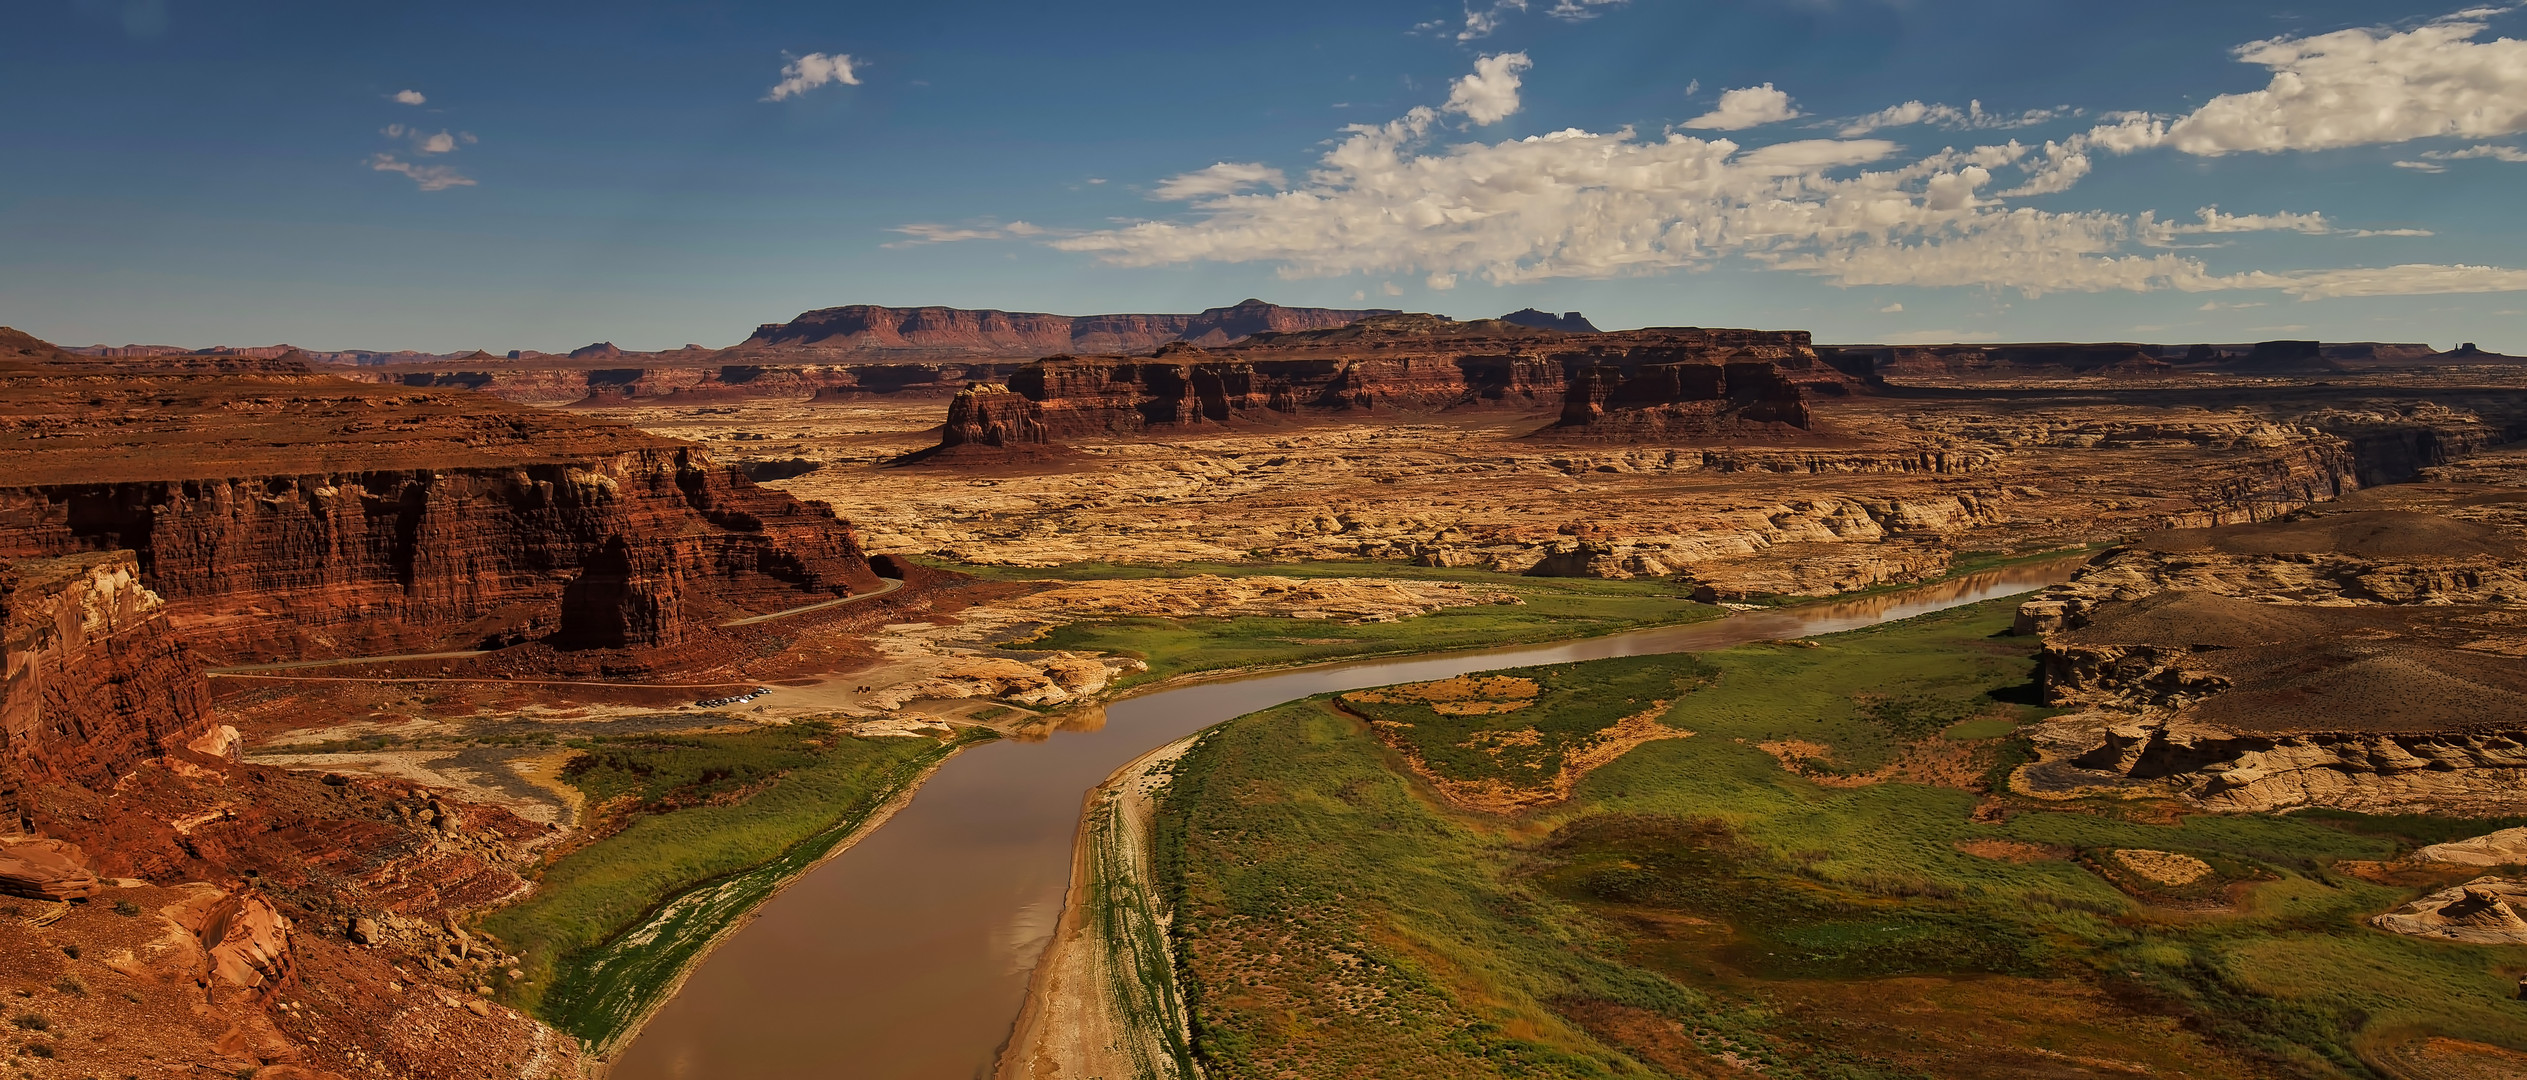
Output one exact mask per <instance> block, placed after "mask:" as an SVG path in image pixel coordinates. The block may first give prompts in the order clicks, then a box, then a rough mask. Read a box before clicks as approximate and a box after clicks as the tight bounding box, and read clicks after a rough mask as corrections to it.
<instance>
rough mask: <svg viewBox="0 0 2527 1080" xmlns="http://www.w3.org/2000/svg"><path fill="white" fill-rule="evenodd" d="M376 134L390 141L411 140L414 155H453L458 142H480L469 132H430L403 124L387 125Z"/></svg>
mask: <svg viewBox="0 0 2527 1080" xmlns="http://www.w3.org/2000/svg"><path fill="white" fill-rule="evenodd" d="M378 134H381V135H384V136H386V137H387V138H390V139H410V140H412V152H413V153H416V154H448V153H454V152H455V151H456V144H457V143H459V142H463V143H464V144H466V145H468V146H471V145H473V144H474V143H476V142H479V141H481V140H478V139H476V138H475V137H474V133H473V132H470V131H461V132H453V133H451V132H447V131H436V132H430V131H423V130H421V129H420V128H417V127H407V126H405V125H403V124H388V125H386V126H385V127H383V128H380V129H378Z"/></svg>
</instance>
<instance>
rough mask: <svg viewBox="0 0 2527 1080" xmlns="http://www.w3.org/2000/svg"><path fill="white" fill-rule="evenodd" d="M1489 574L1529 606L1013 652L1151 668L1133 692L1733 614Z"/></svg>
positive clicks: (1187, 632) (1193, 631)
mask: <svg viewBox="0 0 2527 1080" xmlns="http://www.w3.org/2000/svg"><path fill="white" fill-rule="evenodd" d="M1450 573H1456V574H1463V573H1469V571H1450ZM1485 576H1486V577H1487V578H1488V579H1489V580H1490V583H1491V584H1493V585H1496V586H1502V587H1504V588H1506V589H1507V590H1508V591H1511V592H1515V593H1517V594H1518V595H1519V597H1520V598H1521V599H1523V600H1525V601H1526V602H1525V603H1524V604H1517V605H1507V604H1477V605H1471V606H1466V607H1452V608H1442V609H1440V610H1438V611H1434V612H1431V613H1430V614H1427V615H1420V616H1416V617H1413V618H1409V619H1399V620H1397V621H1394V622H1372V623H1358V624H1352V623H1342V622H1335V621H1331V620H1326V621H1314V620H1306V621H1302V620H1295V619H1286V618H1272V617H1264V616H1241V617H1236V618H1155V617H1136V618H1120V619H1103V620H1098V621H1094V622H1080V623H1071V624H1068V625H1065V626H1059V627H1054V628H1053V629H1050V630H1047V631H1045V632H1044V633H1042V634H1040V635H1038V636H1036V637H1034V638H1030V639H1028V640H1026V641H1024V642H1013V643H1011V644H1012V645H1014V646H1016V647H1019V648H1027V649H1072V650H1093V651H1098V652H1107V653H1113V654H1116V655H1121V656H1130V657H1134V658H1137V659H1140V660H1143V661H1145V662H1147V663H1148V664H1149V670H1148V671H1147V672H1141V673H1136V674H1133V675H1130V676H1126V677H1125V678H1123V679H1122V680H1120V681H1119V682H1118V684H1117V685H1122V686H1129V685H1133V684H1136V683H1141V682H1148V681H1153V680H1158V679H1166V678H1170V677H1173V676H1178V675H1186V674H1193V673H1197V672H1205V671H1219V670H1224V669H1228V668H1246V667H1269V666H1277V665H1288V664H1310V663H1322V662H1326V661H1331V660H1344V659H1353V658H1359V657H1368V656H1384V655H1390V654H1396V653H1421V652H1442V651H1446V650H1451V649H1475V648H1488V647H1493V646H1500V645H1518V644H1526V643H1531V642H1538V641H1560V640H1565V639H1569V638H1578V637H1594V636H1598V635H1601V634H1612V633H1619V632H1622V631H1625V630H1638V629H1642V628H1644V627H1651V626H1667V625H1673V624H1677V623H1690V622H1699V621H1701V620H1704V619H1713V618H1718V617H1719V616H1721V615H1722V614H1725V613H1724V612H1723V611H1722V610H1721V609H1719V608H1716V607H1712V606H1711V605H1708V604H1698V603H1695V602H1693V601H1692V600H1691V599H1690V598H1688V597H1687V596H1686V595H1685V590H1684V589H1683V588H1681V587H1680V586H1677V585H1675V584H1673V583H1670V582H1664V581H1600V580H1595V579H1580V578H1511V577H1505V576H1503V575H1498V574H1490V575H1485ZM1511 583H1514V584H1511Z"/></svg>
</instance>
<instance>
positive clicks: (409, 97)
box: [390, 90, 430, 105]
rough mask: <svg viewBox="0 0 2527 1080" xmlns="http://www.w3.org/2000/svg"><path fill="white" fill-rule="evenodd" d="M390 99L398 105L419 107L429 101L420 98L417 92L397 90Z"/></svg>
mask: <svg viewBox="0 0 2527 1080" xmlns="http://www.w3.org/2000/svg"><path fill="white" fill-rule="evenodd" d="M390 98H391V100H393V101H394V102H395V103H396V104H398V105H420V104H423V103H425V102H428V101H429V100H430V99H429V98H426V97H423V96H421V91H419V90H397V91H395V92H394V94H392V95H390Z"/></svg>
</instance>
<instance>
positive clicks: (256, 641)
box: [0, 331, 877, 662]
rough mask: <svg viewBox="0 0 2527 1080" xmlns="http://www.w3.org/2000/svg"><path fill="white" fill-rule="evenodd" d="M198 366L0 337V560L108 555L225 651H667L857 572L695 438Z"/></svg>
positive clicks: (850, 548) (854, 577)
mask: <svg viewBox="0 0 2527 1080" xmlns="http://www.w3.org/2000/svg"><path fill="white" fill-rule="evenodd" d="M206 362H207V361H206V358H199V357H178V358H164V359H155V358H144V359H142V360H140V361H132V360H128V359H127V360H120V361H105V360H95V359H90V358H85V357H78V356H74V355H71V354H65V353H62V352H60V351H59V350H55V349H52V348H51V347H50V346H49V345H45V344H44V343H42V342H39V341H35V340H34V339H32V338H27V337H25V336H24V335H20V334H14V332H7V331H0V476H4V477H6V479H5V480H0V557H15V558H60V557H65V556H71V555H77V554H82V553H87V552H96V551H114V550H120V551H127V552H130V553H131V557H132V558H133V560H134V564H135V565H136V566H137V567H138V570H139V573H140V575H141V579H142V581H143V583H144V584H146V585H147V586H148V587H149V588H150V589H151V590H154V592H155V594H156V595H158V596H160V597H163V598H164V600H165V602H166V605H167V612H166V614H167V618H168V619H169V621H170V622H171V623H172V625H174V626H175V627H176V628H177V629H178V630H179V631H180V632H181V633H183V634H184V635H185V637H186V640H187V641H188V643H189V644H191V645H192V646H193V647H194V648H196V649H199V650H201V651H202V652H203V653H205V654H206V655H209V656H211V657H212V658H214V659H218V660H226V661H231V662H244V661H250V660H291V659H299V658H303V657H328V656H345V655H364V654H372V653H392V652H405V651H416V650H435V649H447V648H464V647H474V646H482V645H491V646H497V645H506V644H514V643H518V642H522V641H527V640H540V641H544V642H546V643H549V644H551V645H553V646H556V647H560V648H565V649H583V648H603V649H614V648H654V647H671V646H679V645H684V644H688V643H691V642H695V641H696V640H697V639H699V638H701V637H706V636H708V634H709V631H710V628H711V627H712V626H713V625H715V624H716V623H717V622H718V621H721V620H724V619H726V618H728V617H731V616H737V615H746V614H760V613H764V612H768V611H773V610H779V609H782V608H788V607H795V606H800V605H802V604H806V603H810V602H814V601H816V600H819V599H826V598H831V597H834V596H838V595H844V594H846V593H849V592H852V591H857V590H858V589H860V588H865V587H874V586H875V585H876V581H877V578H876V575H875V574H874V573H873V572H872V571H871V569H870V567H869V563H868V560H867V559H866V558H865V557H864V556H863V555H862V553H861V551H860V548H859V544H858V541H857V540H856V539H855V538H854V536H853V535H852V533H851V530H850V527H849V526H848V525H846V524H844V523H842V522H841V521H839V520H837V519H836V518H835V517H834V515H833V513H832V512H831V510H829V509H827V508H825V507H822V506H820V505H811V504H806V503H801V502H799V501H798V500H796V499H793V498H791V497H790V496H789V495H787V494H785V493H782V492H779V491H776V490H773V489H769V488H763V487H759V486H757V485H755V484H754V483H753V482H752V481H751V480H748V479H747V478H746V477H745V476H744V475H743V474H741V473H740V472H738V471H737V470H735V469H733V468H729V467H725V466H721V465H718V464H715V463H713V462H712V461H710V460H709V459H708V458H707V457H705V456H704V455H703V454H702V452H701V451H700V450H699V449H698V448H696V447H692V446H688V445H684V444H680V443H676V442H673V441H670V440H666V439H660V438H657V437H655V436H651V435H648V434H646V433H643V432H640V431H636V430H633V429H630V428H626V427H621V426H619V425H613V424H604V423H598V422H595V421H590V420H585V419H581V418H576V417H570V416H564V415H560V414H554V413H546V412H537V411H531V410H525V409H520V408H517V407H515V406H512V405H510V404H507V403H505V402H502V401H500V400H498V399H496V398H492V397H489V396H487V395H481V394H467V393H458V392H449V391H441V390H419V389H411V388H405V387H388V386H378V385H374V384H369V383H364V382H353V381H349V380H344V379H337V378H333V377H329V376H324V375H314V374H309V373H307V369H306V366H305V364H304V363H303V361H299V360H297V359H295V358H288V357H284V358H281V359H279V360H272V361H257V360H252V359H249V358H234V357H229V358H216V365H214V367H213V369H211V370H204V364H205V363H206ZM240 364H243V365H256V364H261V365H265V366H264V367H261V368H256V367H251V366H249V367H243V368H240V367H235V366H234V365H240Z"/></svg>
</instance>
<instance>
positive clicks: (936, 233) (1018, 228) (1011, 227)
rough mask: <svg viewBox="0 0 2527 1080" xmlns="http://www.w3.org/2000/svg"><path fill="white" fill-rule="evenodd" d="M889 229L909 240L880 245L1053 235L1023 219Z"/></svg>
mask: <svg viewBox="0 0 2527 1080" xmlns="http://www.w3.org/2000/svg"><path fill="white" fill-rule="evenodd" d="M887 231H888V232H892V233H901V234H903V235H904V236H906V237H908V238H909V239H904V240H893V241H888V242H887V243H883V244H879V245H878V246H879V247H883V248H908V247H919V246H921V245H923V244H954V243H960V242H963V241H966V240H1026V239H1030V238H1033V237H1038V236H1046V235H1050V234H1051V233H1052V230H1050V229H1046V228H1044V227H1043V226H1041V225H1032V224H1029V223H1027V222H1024V221H1012V222H1010V223H1008V224H1006V225H988V224H986V225H931V224H923V223H914V224H911V225H897V226H895V227H894V228H891V229H888V230H887Z"/></svg>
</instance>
